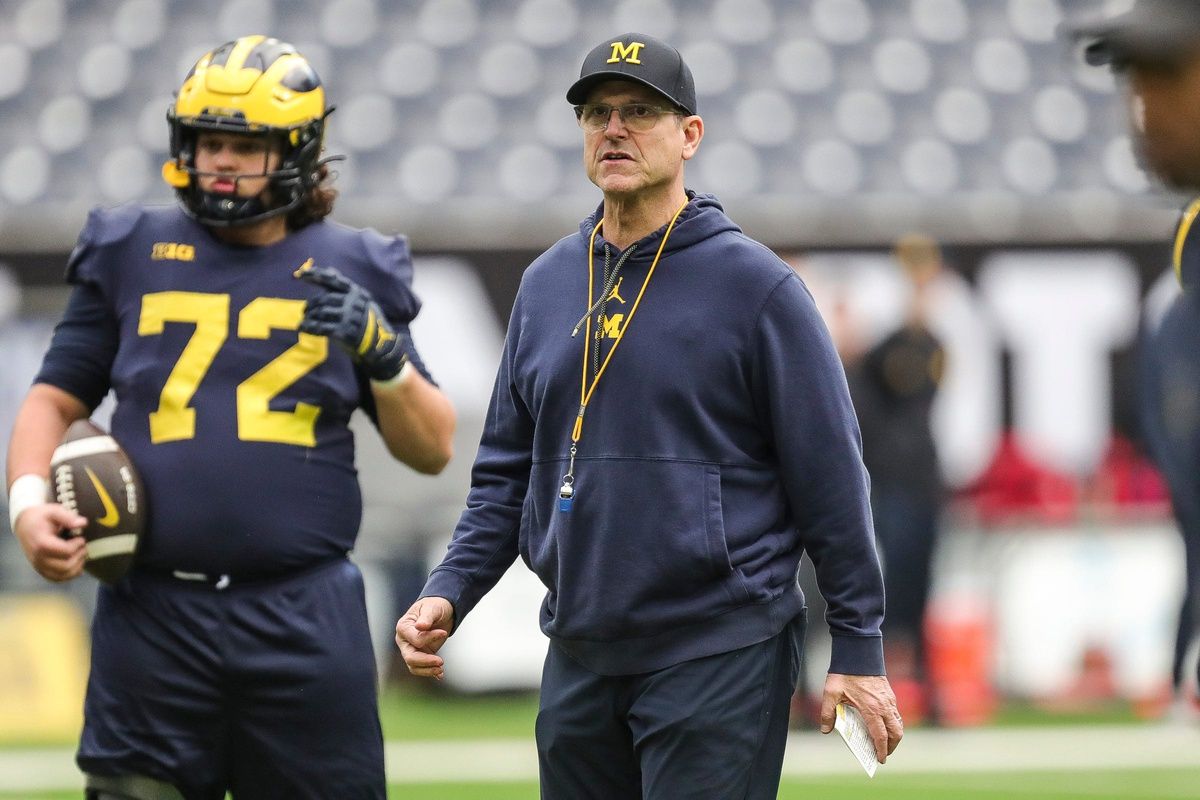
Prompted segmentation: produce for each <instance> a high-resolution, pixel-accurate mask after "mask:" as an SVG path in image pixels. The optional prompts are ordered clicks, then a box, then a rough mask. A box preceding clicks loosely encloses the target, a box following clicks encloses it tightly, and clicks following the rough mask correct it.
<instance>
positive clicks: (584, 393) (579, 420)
mask: <svg viewBox="0 0 1200 800" xmlns="http://www.w3.org/2000/svg"><path fill="white" fill-rule="evenodd" d="M690 202H691V200H690V199H689V200H686V201H684V204H683V205H681V206H680V207H679V210H678V211H676V212H675V216H673V217H671V222H670V224H668V225H667V230H666V232H665V233H663V238H662V241H661V242H659V245H658V252H657V253H655V254H654V261H652V262H650V269H649V270H648V271H647V272H646V278H645V280H643V281H642V288H641V289H639V290H638V293H637V299H635V300H634V301H633V308H631V309H630V310H629V316H628V317H626V318H625V324H623V325H622V326H621V330H620V331H619V332H618V333H617V337H616V340H615V341H614V342H613V345H612V347H610V348H609V349H608V355H606V356H605V357H604V362H603V363H602V364H601V365H600V369H599V371H598V372H596V376H595V377H594V378H592V384H591V386H588V380H587V373H588V348H589V347H590V346H591V339H592V336H591V329H592V317H591V314H590V313H589V314H588V316H587V328H586V329H585V334H584V340H583V373H582V375H581V376H580V379H579V416H577V417H575V426H574V427H573V428H572V429H571V450H570V456H571V460H570V465H569V466H568V468H567V474H566V475H565V476H564V477H563V485H562V487H561V488H560V489H559V497H560V498H561V502H562V503H564V504H566V505H560V508H561V509H562V510H563V511H567V510H569V508H570V505H569V504H570V500H571V497H572V496H573V495H574V488H573V484H574V483H575V454H576V452H577V451H578V450H577V447H576V446H577V445H578V443H579V439H580V437H581V436H582V435H583V415H584V412H586V411H587V406H588V403H589V402H590V401H591V399H592V395H593V394H594V393H595V391H596V387H597V386H599V385H600V379H601V378H603V377H604V371H605V370H606V369H608V364H609V362H610V361H612V357H613V354H614V353H616V352H617V348H618V347H619V346H620V345H621V340H622V339H623V338H624V337H625V332H626V331H627V330H629V326H630V325H631V324H632V323H633V315H634V314H636V313H637V310H638V305H639V304H640V303H641V302H642V295H644V294H645V293H646V287H647V286H649V285H650V278H652V277H653V276H654V269H655V267H657V266H658V260H659V259H660V258H661V257H662V254H663V248H665V247H666V246H667V239H668V238H669V237H670V235H671V231H672V230H674V228H675V223H676V222H677V221H678V220H679V215H680V214H682V213H683V210H684V209H685V208H687V205H688V203H690ZM603 224H604V220H603V219H601V220H600V221H599V222H597V223H596V227H595V228H593V229H592V235H591V237H590V238H589V239H588V308H591V306H592V295H593V294H594V292H595V275H596V272H595V254H596V249H595V244H596V234H597V233H599V232H600V226H602V225H603ZM597 322H598V324H603V321H602V320H598V321H597ZM596 346H597V347H599V344H597V345H596Z"/></svg>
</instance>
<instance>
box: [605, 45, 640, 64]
mask: <svg viewBox="0 0 1200 800" xmlns="http://www.w3.org/2000/svg"><path fill="white" fill-rule="evenodd" d="M645 46H646V43H645V42H630V43H629V44H625V43H624V42H613V43H612V55H611V56H609V57H608V61H607V62H606V63H608V64H617V63H619V62H621V61H624V62H625V63H627V64H640V63H642V62H641V59H640V54H641V51H642V48H643V47H645Z"/></svg>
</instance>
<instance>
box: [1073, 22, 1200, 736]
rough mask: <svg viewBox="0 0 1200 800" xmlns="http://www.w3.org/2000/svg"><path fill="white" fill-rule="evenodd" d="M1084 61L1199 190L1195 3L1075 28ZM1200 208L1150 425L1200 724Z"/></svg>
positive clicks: (1179, 670)
mask: <svg viewBox="0 0 1200 800" xmlns="http://www.w3.org/2000/svg"><path fill="white" fill-rule="evenodd" d="M1075 35H1076V36H1077V37H1078V38H1080V39H1082V40H1083V41H1084V42H1085V47H1086V49H1085V51H1084V54H1085V57H1086V59H1087V60H1088V62H1089V63H1091V64H1094V65H1101V64H1108V65H1109V66H1111V67H1112V69H1113V70H1114V71H1115V72H1116V73H1117V74H1118V75H1119V76H1121V77H1122V78H1123V79H1124V81H1123V82H1124V83H1125V85H1126V86H1127V88H1128V92H1129V97H1130V103H1131V109H1132V118H1133V125H1132V129H1133V135H1134V140H1135V142H1136V145H1137V150H1138V154H1139V156H1140V157H1141V160H1142V163H1143V164H1144V165H1145V166H1146V167H1147V168H1148V169H1149V170H1150V171H1151V172H1153V173H1154V174H1155V175H1156V176H1157V177H1159V178H1160V179H1161V180H1162V181H1163V182H1164V183H1166V184H1167V185H1168V186H1170V187H1172V188H1174V189H1179V190H1182V191H1187V192H1197V191H1200V14H1198V13H1197V6H1196V3H1195V0H1138V2H1137V3H1135V4H1134V5H1133V7H1132V8H1130V9H1129V10H1128V11H1126V12H1125V13H1123V14H1120V15H1117V16H1114V17H1109V18H1106V19H1101V20H1098V21H1095V22H1089V23H1085V24H1083V25H1081V26H1079V27H1078V28H1077V29H1076V30H1075ZM1198 213H1200V200H1195V201H1193V202H1192V203H1191V204H1190V205H1189V206H1188V207H1187V208H1186V209H1185V211H1184V213H1183V215H1182V217H1181V219H1180V222H1179V226H1178V229H1177V231H1176V235H1175V246H1174V248H1173V253H1174V262H1175V271H1176V274H1177V276H1178V277H1179V281H1180V285H1181V286H1182V289H1183V291H1182V293H1181V294H1180V296H1179V297H1177V298H1176V300H1175V301H1174V303H1173V305H1172V306H1171V307H1170V309H1169V310H1168V311H1167V312H1166V314H1165V316H1164V317H1163V318H1162V322H1161V324H1160V325H1159V326H1158V328H1157V329H1156V330H1154V331H1152V332H1151V333H1150V334H1149V336H1148V341H1147V342H1146V345H1147V346H1146V347H1145V348H1144V353H1145V356H1144V359H1143V362H1144V363H1143V365H1142V366H1143V370H1142V374H1143V387H1142V388H1143V390H1144V391H1143V392H1142V400H1143V404H1142V406H1143V412H1144V413H1143V421H1144V426H1145V429H1146V432H1147V439H1148V441H1149V444H1150V448H1151V450H1152V451H1153V455H1154V457H1155V460H1156V461H1157V462H1158V463H1159V466H1160V467H1161V468H1162V471H1163V474H1164V476H1165V477H1166V479H1167V483H1168V485H1169V487H1170V490H1171V502H1172V506H1173V507H1174V511H1175V518H1176V520H1177V522H1178V524H1179V529H1180V532H1181V533H1182V534H1183V540H1184V552H1185V564H1186V576H1187V577H1186V590H1185V593H1184V598H1183V602H1182V607H1181V613H1180V617H1179V628H1178V631H1177V635H1176V643H1175V655H1174V660H1173V668H1172V682H1173V687H1174V689H1175V692H1176V713H1177V714H1179V715H1180V716H1185V717H1191V718H1193V719H1194V718H1195V717H1196V713H1197V712H1196V706H1195V705H1194V703H1195V700H1194V699H1192V698H1188V697H1187V696H1186V691H1185V672H1186V668H1185V666H1184V662H1185V660H1186V656H1187V653H1188V651H1189V649H1191V646H1192V643H1193V642H1194V641H1195V640H1196V637H1197V628H1198V626H1200V403H1198V402H1197V399H1196V396H1197V387H1198V386H1200V297H1197V293H1198V292H1200V286H1197V273H1198V272H1200V226H1197V225H1195V224H1194V223H1195V219H1196V216H1197V214H1198Z"/></svg>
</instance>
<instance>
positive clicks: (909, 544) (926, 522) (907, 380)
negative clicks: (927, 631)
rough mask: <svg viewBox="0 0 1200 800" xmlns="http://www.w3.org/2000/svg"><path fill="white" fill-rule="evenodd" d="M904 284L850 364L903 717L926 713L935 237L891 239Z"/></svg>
mask: <svg viewBox="0 0 1200 800" xmlns="http://www.w3.org/2000/svg"><path fill="white" fill-rule="evenodd" d="M892 254H893V256H894V259H895V262H896V264H897V265H898V266H899V268H900V270H901V271H902V272H903V274H904V278H905V282H906V284H907V286H908V288H909V290H910V294H909V297H908V301H907V308H906V311H905V317H904V319H903V320H902V322H901V325H900V327H898V328H897V329H896V330H894V331H892V332H891V333H889V334H888V335H886V336H884V337H883V338H882V339H881V340H880V341H878V342H877V343H875V344H874V345H873V346H871V347H870V348H868V349H867V350H866V351H865V352H864V353H862V354H861V355H859V356H857V357H856V358H855V360H854V361H853V362H851V363H850V364H848V365H847V373H848V375H849V378H850V393H851V396H852V397H853V399H854V408H855V411H857V412H858V422H859V425H860V426H861V428H862V440H863V461H864V462H865V463H866V465H867V472H868V473H869V474H870V476H871V513H872V516H873V518H874V521H875V540H876V542H877V543H878V545H879V557H880V560H881V561H882V564H883V582H884V586H885V588H886V594H887V618H886V619H885V620H884V625H883V630H884V635H885V639H886V642H887V649H886V653H887V664H888V673H889V675H890V677H891V683H892V687H893V689H895V691H896V698H897V702H898V703H899V705H900V708H901V710H902V711H903V713H904V715H905V719H907V720H909V721H910V722H916V721H919V720H921V719H923V718H924V717H925V716H926V715H927V714H928V713H930V712H934V711H935V709H932V708H930V703H931V702H932V693H931V692H930V691H928V687H927V686H926V681H927V675H928V670H927V669H926V664H925V647H924V637H923V622H924V619H925V608H926V605H927V601H928V598H929V585H930V579H931V574H930V573H931V567H932V565H933V555H934V548H935V546H936V542H937V533H938V520H939V517H940V514H941V510H942V502H943V499H944V498H943V486H942V481H941V470H940V468H939V466H938V457H937V449H936V448H935V446H934V441H933V429H932V423H931V415H932V411H933V402H934V399H935V397H936V396H937V391H938V387H939V385H940V384H941V380H942V375H943V373H944V371H945V362H946V351H945V349H944V348H943V347H942V343H941V342H940V341H939V340H938V337H937V336H935V335H934V333H933V331H932V330H931V328H930V322H929V305H930V293H931V292H930V289H931V287H932V285H933V284H934V281H935V280H936V279H937V277H938V276H939V274H940V273H941V272H942V254H941V249H940V248H939V247H938V245H937V243H936V242H935V241H934V240H933V239H932V238H930V237H929V236H926V235H924V234H921V233H910V234H906V235H905V236H902V237H901V238H900V239H898V240H897V241H896V244H895V247H894V248H893V253H892Z"/></svg>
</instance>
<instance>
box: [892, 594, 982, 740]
mask: <svg viewBox="0 0 1200 800" xmlns="http://www.w3.org/2000/svg"><path fill="white" fill-rule="evenodd" d="M992 627H993V626H992V621H991V618H990V616H989V615H988V613H987V610H986V608H984V606H983V604H982V603H981V602H979V601H976V600H973V599H972V598H969V597H959V598H943V599H941V600H939V601H937V602H935V603H933V604H931V605H930V608H929V612H928V614H926V616H925V650H926V661H927V664H928V669H929V686H930V687H931V691H932V693H933V696H932V697H931V698H929V701H930V704H931V705H932V706H933V711H934V712H935V713H936V715H937V721H938V722H939V723H940V724H942V725H948V726H967V725H982V724H984V723H986V722H987V721H988V720H990V719H991V718H992V715H993V714H994V713H995V711H996V704H997V699H996V689H995V687H994V686H993V685H992V668H991V665H992V652H993V639H994V636H993V631H992ZM897 694H899V693H897Z"/></svg>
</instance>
